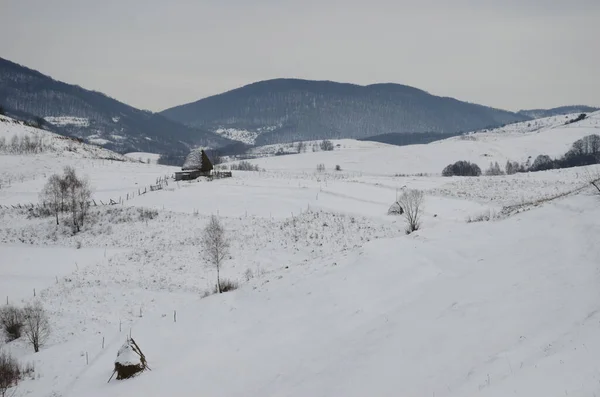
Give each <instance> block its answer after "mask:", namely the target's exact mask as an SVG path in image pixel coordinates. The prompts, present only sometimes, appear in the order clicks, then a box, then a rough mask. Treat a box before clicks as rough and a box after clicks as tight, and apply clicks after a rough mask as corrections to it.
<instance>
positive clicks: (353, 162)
mask: <svg viewBox="0 0 600 397" xmlns="http://www.w3.org/2000/svg"><path fill="white" fill-rule="evenodd" d="M576 116H577V115H570V116H568V117H569V119H572V118H574V117H576ZM566 120H567V119H565V118H564V116H562V117H560V116H559V117H551V118H548V119H540V120H533V121H530V122H524V123H518V124H512V125H509V126H506V127H503V128H500V129H496V130H492V131H486V132H476V133H473V134H469V135H465V136H458V137H454V138H449V139H445V140H442V141H436V142H432V143H429V144H427V145H410V146H392V145H384V144H380V143H375V142H362V141H353V140H342V141H341V142H340V141H333V142H334V143H335V144H336V147H335V149H334V151H333V152H321V151H319V152H312V151H311V146H310V145H307V151H306V153H302V154H298V155H289V156H291V157H292V159H289V158H287V157H288V156H273V157H264V158H259V159H254V160H251V162H252V163H254V164H257V165H258V166H259V167H261V168H264V169H266V170H271V171H273V170H281V171H286V172H294V173H296V172H310V171H313V170H315V169H316V167H317V165H318V164H324V165H325V168H326V169H328V170H333V169H334V168H335V166H336V165H339V166H340V167H341V169H342V170H346V171H352V172H359V173H362V174H364V175H388V176H389V175H396V174H419V173H426V174H437V175H439V174H441V172H442V170H443V169H444V167H446V166H447V165H448V164H452V163H454V162H456V161H459V160H467V161H470V162H474V163H476V164H478V165H479V166H480V167H481V169H482V170H485V169H486V168H488V166H489V164H490V162H496V161H497V162H498V163H499V164H500V165H501V166H502V167H504V164H505V163H506V161H507V160H511V161H518V162H525V161H527V159H528V158H531V161H533V160H534V159H535V158H536V157H537V156H538V155H540V154H547V155H549V156H551V157H558V156H562V155H563V154H564V153H565V152H566V151H567V150H568V149H569V148H570V147H571V145H572V144H573V142H575V141H576V140H578V139H580V138H582V137H584V136H586V135H590V134H599V133H600V112H596V113H592V114H590V115H589V116H588V118H587V119H585V120H583V121H580V122H577V123H575V124H570V125H564V123H565V121H566ZM530 123H531V124H532V125H535V123H539V125H537V126H535V128H533V127H528V124H530ZM340 143H341V145H340V146H339V147H338V146H337V144H340ZM279 146H280V145H279ZM274 150H275V151H276V150H278V145H271V146H268V147H264V148H255V149H253V152H252V153H262V154H263V155H264V154H265V153H271V152H274ZM350 152H351V153H352V154H350Z"/></svg>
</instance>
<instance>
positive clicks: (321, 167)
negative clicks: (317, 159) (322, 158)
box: [317, 164, 325, 172]
mask: <svg viewBox="0 0 600 397" xmlns="http://www.w3.org/2000/svg"><path fill="white" fill-rule="evenodd" d="M324 171H325V164H317V172H324Z"/></svg>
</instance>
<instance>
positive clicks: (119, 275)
mask: <svg viewBox="0 0 600 397" xmlns="http://www.w3.org/2000/svg"><path fill="white" fill-rule="evenodd" d="M599 117H600V114H595V115H593V116H591V117H590V119H589V120H584V121H582V122H579V123H575V124H570V125H568V126H565V125H564V121H562V120H561V123H563V124H562V125H561V124H560V123H559V120H556V123H550V122H548V124H547V125H546V124H545V126H544V127H543V128H541V129H538V130H536V131H520V130H515V131H513V132H509V131H505V132H503V133H500V132H498V131H496V132H480V133H475V134H472V135H469V136H468V137H467V138H463V139H458V138H454V139H449V140H446V141H441V142H436V143H432V144H429V145H414V146H406V147H397V146H390V145H385V144H380V143H376V142H363V141H354V140H337V141H333V143H334V150H333V151H316V152H312V149H311V147H310V145H309V146H307V150H306V152H304V153H302V154H293V155H284V156H272V157H267V158H260V159H255V160H251V162H253V163H256V164H259V165H260V166H261V167H262V168H264V169H265V170H264V171H260V172H245V171H235V170H234V171H233V172H232V177H231V178H223V179H214V180H212V181H211V180H208V179H199V180H196V181H189V182H188V181H178V182H175V181H174V180H173V179H170V178H169V176H170V175H172V174H173V173H174V172H175V171H177V170H179V168H175V167H166V166H160V165H157V164H154V163H152V162H151V163H150V164H145V163H140V162H138V161H133V160H131V161H122V160H123V159H121V161H114V160H106V159H102V158H99V157H95V155H93V152H87V151H86V150H87V149H86V150H84V149H83V148H84V147H87V145H83V146H81V149H78V150H76V151H69V150H54V149H53V150H54V151H51V150H48V151H42V152H35V153H27V154H19V155H16V154H10V153H4V152H3V153H2V154H0V175H3V174H4V175H9V176H10V182H9V183H6V182H5V183H4V184H1V185H0V297H2V299H3V300H4V299H7V300H8V301H9V303H10V304H15V305H19V306H22V305H24V304H26V303H30V302H33V301H34V296H33V295H34V294H35V299H40V300H41V302H42V303H43V305H44V307H45V308H46V310H47V311H48V314H49V317H50V322H51V327H52V333H51V335H50V337H49V339H48V340H47V341H46V343H45V344H44V345H43V346H42V349H41V351H40V352H39V353H34V352H33V350H32V348H31V346H30V345H29V344H28V343H27V341H26V340H25V338H20V339H18V340H16V341H13V342H8V343H6V345H5V346H4V347H3V349H4V351H8V352H11V354H12V355H13V356H15V357H16V358H17V359H19V360H20V362H22V363H31V364H33V366H34V367H35V371H34V376H32V377H31V379H29V378H26V379H24V380H23V381H22V382H21V383H20V384H19V385H18V387H17V388H13V389H11V390H10V392H11V393H13V392H14V396H15V397H24V396H31V397H101V396H107V397H108V396H111V397H113V396H117V397H118V396H124V397H125V396H127V397H131V396H142V395H143V396H149V397H152V396H156V397H159V396H160V397H163V396H168V395H175V396H182V397H186V396H190V397H192V396H197V395H198V394H199V393H200V394H205V395H209V396H224V397H229V396H231V397H233V396H262V395H265V396H302V397H305V396H323V397H325V396H349V397H352V396H357V397H358V396H438V397H439V396H446V397H451V396H456V397H463V396H479V395H481V396H507V395H514V396H523V397H531V396H553V395H569V396H589V395H593V393H594V392H596V391H597V390H598V389H597V386H598V384H599V382H600V375H599V374H598V371H597V370H596V366H595V365H594V363H595V361H596V357H598V355H599V354H600V342H598V338H597V335H598V333H599V332H600V325H599V324H600V317H599V316H598V313H600V294H599V292H598V291H600V290H599V289H598V258H599V257H600V246H598V244H596V243H595V242H596V240H597V236H598V235H599V233H600V222H599V221H598V219H600V196H598V194H596V192H594V191H593V190H592V189H590V188H589V183H588V176H589V175H596V174H598V175H600V166H589V167H579V168H570V169H560V170H551V171H544V172H535V173H521V174H515V175H504V176H495V177H478V178H461V177H450V178H445V177H441V176H437V175H433V176H423V175H421V176H412V175H405V176H398V175H396V174H413V173H419V172H431V173H435V174H438V173H439V172H440V171H441V169H442V168H443V167H444V166H445V165H447V164H448V163H450V162H454V161H456V160H462V159H466V160H469V159H477V160H478V162H479V163H480V165H481V166H482V167H485V166H486V165H487V163H488V162H489V161H493V159H497V161H503V160H502V159H504V161H506V159H507V158H510V159H511V160H518V161H520V160H525V159H526V158H527V156H535V155H536V153H537V152H544V153H547V154H554V153H555V154H557V155H558V154H562V153H564V151H565V150H566V149H567V148H568V147H569V146H570V145H571V143H572V142H573V141H574V140H576V139H578V138H580V137H581V136H584V135H588V134H590V133H593V132H597V128H598V126H599V125H600V124H598V123H600V120H599ZM2 124H6V125H7V126H9V127H5V129H4V130H1V131H4V132H3V134H4V135H5V136H9V135H10V134H9V133H8V131H9V130H8V128H10V131H11V132H10V133H11V134H12V135H15V134H21V135H22V134H32V135H34V134H35V133H37V132H36V131H34V129H31V131H30V130H29V129H28V128H29V127H26V126H23V125H19V124H16V123H13V122H12V121H7V122H0V128H2V127H1V126H2ZM4 135H2V136H4ZM11 139H12V138H9V140H11ZM48 139H50V138H48ZM57 139H59V138H57ZM49 142H50V141H49ZM58 142H62V141H61V140H60V139H59V141H58ZM57 145H58V144H57ZM73 145H75V143H73ZM52 147H54V146H52ZM67 147H68V146H67ZM77 147H78V148H79V146H77ZM91 148H94V147H93V146H90V149H89V150H92V149H91ZM280 148H284V149H286V148H287V146H285V145H283V146H282V145H274V146H271V147H268V148H265V147H263V148H261V149H258V148H257V149H256V150H262V151H263V153H261V154H265V153H267V152H268V153H273V152H274V153H277V152H278V151H279V149H280ZM98 150H101V149H98ZM483 154H489V156H484V155H483ZM130 156H131V157H133V159H134V160H137V158H139V157H142V159H144V158H146V157H148V153H131V154H130ZM482 159H483V160H482ZM317 164H324V165H325V169H324V170H321V171H317V169H316V166H317ZM338 164H339V165H340V168H341V169H340V170H339V171H336V170H335V165H338ZM65 165H71V166H74V167H75V168H76V169H77V172H78V173H79V174H80V175H85V176H88V177H89V180H90V184H91V186H92V198H93V200H94V201H95V203H96V204H97V205H93V206H92V207H91V208H90V213H89V216H88V218H87V219H86V221H85V223H83V225H82V227H81V231H80V232H78V233H75V232H73V227H72V226H71V223H70V218H69V215H68V214H62V215H61V216H60V224H59V225H57V224H56V220H55V219H54V218H53V217H47V216H43V215H41V214H40V213H38V212H37V211H35V210H29V209H23V208H15V206H16V207H18V205H19V204H21V205H27V204H29V203H37V202H38V200H39V199H38V195H39V192H40V191H41V189H42V188H43V186H44V184H45V183H46V181H47V180H48V177H49V176H50V174H51V173H54V172H60V171H61V170H62V168H63V167H64V166H65ZM225 165H227V164H225ZM160 178H162V180H163V181H165V180H166V181H167V182H166V183H164V182H163V183H162V184H161V186H160V187H161V188H160V189H158V190H154V189H150V188H149V187H150V185H155V184H156V183H157V180H159V179H160ZM406 189H419V190H422V191H423V192H424V195H425V196H424V197H425V199H424V206H423V210H422V215H421V216H422V218H421V220H422V228H421V229H420V230H418V231H417V232H415V233H413V234H411V235H406V233H405V224H404V219H403V218H402V217H400V216H392V215H387V211H388V209H389V207H390V205H391V204H392V203H393V202H394V201H395V200H396V198H397V197H398V195H401V194H402V192H403V191H405V190H406ZM110 200H112V201H113V202H118V203H119V204H115V205H106V204H107V203H108V202H109V201H110ZM486 214H487V216H488V217H490V218H492V220H491V221H489V222H486V221H483V222H473V223H468V222H467V221H468V220H473V219H477V218H478V217H479V218H481V216H482V215H484V216H485V215H486ZM211 215H217V216H218V218H219V220H220V221H221V222H222V224H223V227H224V229H225V233H226V236H227V237H228V238H229V242H230V252H229V255H227V256H226V258H225V261H224V263H223V267H222V269H221V270H220V276H221V277H223V278H226V279H228V280H231V281H232V282H234V283H237V284H238V286H239V288H238V289H236V290H233V291H229V292H227V293H224V294H221V295H216V294H215V295H211V294H210V292H211V291H212V290H213V289H214V285H215V277H216V272H215V270H214V269H213V268H212V267H210V266H208V264H207V262H206V253H205V251H204V250H203V249H202V247H201V245H200V241H201V237H202V234H203V229H204V227H205V226H206V225H207V223H208V221H209V218H210V216H211ZM127 335H131V336H133V338H134V339H135V340H136V342H137V343H138V344H139V346H140V347H141V348H142V349H143V352H144V353H145V356H146V357H147V359H148V364H149V366H150V368H151V371H147V372H144V373H142V374H140V375H138V376H137V377H135V378H133V379H129V380H115V379H114V378H113V380H111V381H110V382H108V383H107V381H108V380H109V378H110V376H111V373H112V371H113V368H114V360H115V358H116V355H117V351H118V350H119V348H120V347H121V345H122V344H123V342H124V341H125V338H126V337H127Z"/></svg>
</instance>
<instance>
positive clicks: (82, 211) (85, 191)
mask: <svg viewBox="0 0 600 397" xmlns="http://www.w3.org/2000/svg"><path fill="white" fill-rule="evenodd" d="M76 194H77V198H76V202H77V206H78V207H79V225H81V226H83V221H84V220H85V218H87V215H88V211H89V209H90V200H91V199H92V189H91V188H90V182H89V181H88V180H87V179H80V180H79V187H78V189H77V191H76Z"/></svg>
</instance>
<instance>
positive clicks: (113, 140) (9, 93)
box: [0, 58, 230, 153]
mask: <svg viewBox="0 0 600 397" xmlns="http://www.w3.org/2000/svg"><path fill="white" fill-rule="evenodd" d="M0 106H2V107H3V108H4V109H5V111H6V112H8V113H13V114H15V115H19V116H23V115H29V117H34V116H35V117H41V118H44V119H45V120H46V123H47V124H49V125H51V127H50V128H49V129H51V130H53V131H56V132H59V133H62V134H65V135H72V136H77V137H80V138H84V139H87V140H88V141H90V142H92V143H96V144H100V145H102V146H104V147H106V148H108V149H111V150H115V151H118V152H121V153H125V152H129V151H144V152H155V153H162V152H165V153H173V152H187V151H188V150H189V148H190V147H192V146H197V145H203V146H221V145H224V144H227V143H229V142H230V141H228V140H226V139H224V138H223V137H221V136H219V135H216V134H213V133H210V132H208V131H202V130H199V129H194V128H190V127H188V126H184V125H182V124H179V123H177V122H174V121H172V120H169V119H167V118H165V117H163V116H161V115H160V114H157V113H152V112H149V111H144V110H139V109H136V108H134V107H131V106H129V105H126V104H124V103H121V102H119V101H117V100H115V99H112V98H109V97H108V96H106V95H104V94H102V93H99V92H95V91H89V90H86V89H84V88H81V87H79V86H76V85H70V84H66V83H63V82H60V81H56V80H53V79H52V78H50V77H48V76H45V75H43V74H41V73H39V72H37V71H35V70H31V69H28V68H26V67H24V66H21V65H18V64H16V63H13V62H10V61H8V60H6V59H2V58H0Z"/></svg>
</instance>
